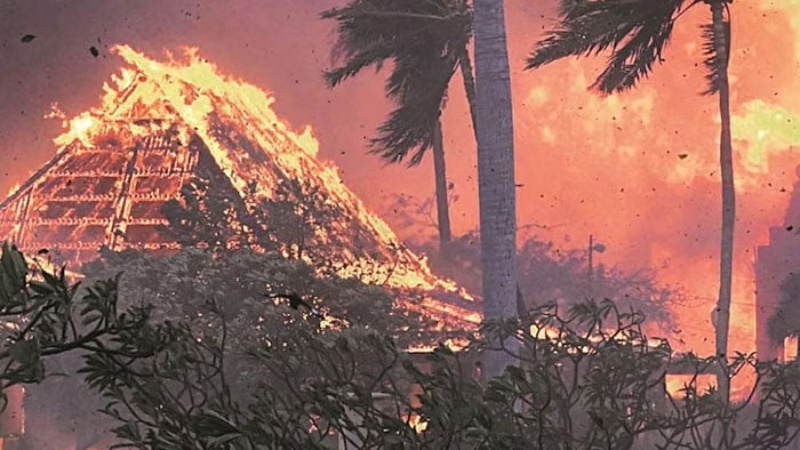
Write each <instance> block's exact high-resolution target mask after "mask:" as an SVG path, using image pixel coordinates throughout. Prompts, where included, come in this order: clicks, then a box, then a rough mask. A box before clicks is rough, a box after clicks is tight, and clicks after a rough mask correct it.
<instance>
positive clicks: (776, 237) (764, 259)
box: [755, 166, 800, 361]
mask: <svg viewBox="0 0 800 450" xmlns="http://www.w3.org/2000/svg"><path fill="white" fill-rule="evenodd" d="M796 173H797V177H798V181H797V182H795V185H794V191H793V192H792V196H791V200H790V202H789V208H788V209H787V210H786V215H785V217H784V220H783V225H782V226H776V227H770V229H769V243H768V244H767V245H764V246H760V247H758V251H757V253H756V262H755V275H756V352H757V355H758V358H759V360H762V361H770V360H773V359H778V360H781V361H786V360H790V359H794V358H796V357H797V340H796V339H794V338H792V337H788V338H786V339H785V340H784V342H776V341H775V340H774V339H773V338H772V337H771V336H770V326H769V323H770V319H771V318H772V317H773V316H774V315H775V314H776V313H779V311H778V307H779V303H780V301H781V298H782V296H783V293H782V291H781V284H782V283H783V281H784V280H785V279H786V278H787V277H788V276H789V275H791V274H793V273H800V234H798V231H800V166H798V167H797V170H796ZM785 319H787V320H790V321H791V320H793V321H799V320H800V317H796V318H785Z"/></svg>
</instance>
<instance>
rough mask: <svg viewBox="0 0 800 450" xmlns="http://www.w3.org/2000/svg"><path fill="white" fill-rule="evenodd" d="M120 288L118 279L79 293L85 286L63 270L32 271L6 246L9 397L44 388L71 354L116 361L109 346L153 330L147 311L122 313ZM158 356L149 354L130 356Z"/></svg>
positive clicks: (4, 376) (2, 355)
mask: <svg viewBox="0 0 800 450" xmlns="http://www.w3.org/2000/svg"><path fill="white" fill-rule="evenodd" d="M116 286H117V279H116V278H115V277H110V278H106V279H100V280H98V281H96V282H95V283H92V284H90V285H89V286H88V287H87V288H86V289H85V290H82V291H81V292H80V293H79V292H78V287H79V285H78V284H71V283H69V282H68V280H67V276H66V270H65V269H64V268H63V267H62V268H61V269H60V270H58V271H56V272H54V273H53V272H50V271H49V270H47V269H45V268H43V267H42V266H41V265H39V264H33V265H29V264H28V262H27V261H26V260H25V257H24V255H23V254H22V253H21V252H20V251H19V250H17V248H16V247H14V246H11V245H9V244H8V243H4V244H3V246H2V255H1V256H0V316H2V317H3V321H4V322H3V324H2V336H3V338H4V339H3V343H2V348H0V364H2V367H3V371H2V373H0V388H2V389H3V391H4V390H5V388H7V387H9V386H12V385H15V384H25V383H39V382H41V381H42V380H43V379H44V378H45V376H47V375H48V370H47V365H46V362H47V361H48V360H49V359H50V358H52V357H54V356H56V355H61V354H65V353H67V352H73V351H78V350H83V351H89V352H92V353H93V354H95V355H97V357H100V356H101V355H102V357H107V358H112V359H113V358H116V356H117V355H115V354H113V353H109V352H107V347H106V346H107V345H108V344H109V343H110V342H113V341H114V340H115V339H118V338H120V337H121V336H125V335H128V334H131V333H133V334H136V333H139V332H140V331H141V330H142V329H143V327H147V324H148V320H149V312H150V311H149V309H148V308H147V307H143V306H132V307H130V308H125V309H122V311H120V308H119V307H118V296H117V289H116ZM158 350H159V349H158V348H149V349H143V350H142V351H141V352H139V353H138V354H137V355H130V356H134V357H138V356H142V355H145V354H153V353H155V352H157V351H158ZM148 352H149V353H148ZM3 399H5V395H4V394H3Z"/></svg>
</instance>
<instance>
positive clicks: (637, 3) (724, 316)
mask: <svg viewBox="0 0 800 450" xmlns="http://www.w3.org/2000/svg"><path fill="white" fill-rule="evenodd" d="M731 2H732V0H561V7H560V11H559V12H560V17H561V22H560V24H559V26H558V27H557V28H556V29H555V30H553V31H551V32H550V33H549V35H548V36H547V37H546V38H545V39H543V40H542V41H540V42H539V43H538V44H537V46H536V48H535V50H534V51H533V53H532V54H531V55H530V57H529V58H528V62H527V67H526V68H527V69H533V68H537V67H539V66H542V65H544V64H547V63H550V62H553V61H556V60H558V59H561V58H564V57H567V56H589V55H596V54H598V53H600V52H602V51H604V50H607V49H611V56H610V58H609V61H608V64H607V66H606V67H605V69H604V70H603V71H602V72H601V73H600V75H599V76H598V77H597V79H596V81H595V82H594V84H593V86H592V87H595V88H599V89H600V91H602V92H605V93H612V92H621V91H624V90H626V89H629V88H632V87H634V86H635V85H636V83H637V82H638V81H639V80H640V79H641V78H642V77H646V76H647V75H648V74H649V73H650V72H651V70H652V69H653V65H654V64H655V63H656V62H662V58H661V55H662V53H663V50H664V48H665V46H666V45H667V43H668V42H669V39H670V36H671V34H672V30H673V28H674V26H675V23H676V21H677V20H678V19H679V18H680V17H681V16H682V15H683V14H684V13H685V12H686V11H687V10H688V9H690V8H691V7H693V6H696V5H698V4H700V3H705V4H707V5H708V6H709V8H710V10H711V22H710V23H709V24H706V25H704V26H703V38H704V39H705V46H704V50H705V52H704V53H705V57H706V59H705V65H706V67H707V69H708V75H707V80H708V87H707V89H706V90H705V91H704V92H703V94H705V95H711V94H716V93H718V94H719V113H720V118H721V127H720V147H719V164H720V168H721V174H722V233H721V242H720V283H719V299H718V303H717V308H716V313H717V325H716V356H717V358H718V359H719V363H720V375H721V376H720V379H719V388H720V393H721V394H722V396H723V398H724V400H725V401H726V402H727V401H729V397H730V386H729V382H728V378H727V376H726V375H727V374H726V370H725V367H726V366H727V365H726V364H725V363H726V361H727V358H726V355H727V348H728V327H729V322H730V304H731V278H732V273H733V232H734V220H735V214H736V210H735V207H736V199H735V188H734V179H733V156H732V152H733V150H732V145H731V128H730V98H729V87H728V58H729V53H730V43H731V30H730V10H729V8H728V3H731ZM476 14H477V11H476Z"/></svg>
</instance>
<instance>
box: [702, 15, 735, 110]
mask: <svg viewBox="0 0 800 450" xmlns="http://www.w3.org/2000/svg"><path fill="white" fill-rule="evenodd" d="M723 26H724V33H725V34H724V36H723V39H725V45H726V46H727V51H726V52H725V55H726V56H725V58H726V59H725V61H720V55H719V54H718V53H717V46H716V42H715V37H716V33H715V30H714V25H713V24H704V25H702V26H701V28H702V30H703V56H705V60H704V61H703V63H704V64H705V66H706V69H708V73H707V74H706V81H707V82H708V85H707V87H706V90H704V91H703V95H711V94H716V93H717V92H719V87H720V78H721V75H722V71H724V70H728V60H729V59H730V54H731V22H730V20H726V21H724V22H723Z"/></svg>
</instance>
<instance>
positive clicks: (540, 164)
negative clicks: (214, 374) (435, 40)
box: [0, 0, 800, 351]
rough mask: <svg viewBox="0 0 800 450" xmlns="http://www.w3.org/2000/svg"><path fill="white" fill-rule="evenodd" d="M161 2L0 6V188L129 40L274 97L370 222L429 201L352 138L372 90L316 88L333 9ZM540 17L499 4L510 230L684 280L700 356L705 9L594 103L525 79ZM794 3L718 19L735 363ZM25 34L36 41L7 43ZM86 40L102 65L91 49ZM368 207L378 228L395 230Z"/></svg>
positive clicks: (16, 1)
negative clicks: (402, 197)
mask: <svg viewBox="0 0 800 450" xmlns="http://www.w3.org/2000/svg"><path fill="white" fill-rule="evenodd" d="M33 3H36V4H35V5H34V4H33ZM162 3H164V2H160V1H157V0H141V1H138V2H126V3H124V4H123V3H120V2H109V1H106V0H83V1H81V2H60V1H57V0H42V1H40V2H30V1H28V0H3V2H2V3H0V60H2V61H4V63H3V64H2V65H0V117H2V118H3V120H1V121H0V142H3V150H2V152H0V192H5V191H6V190H7V189H8V188H9V187H10V186H11V185H12V184H14V183H15V182H18V181H21V179H22V178H24V177H25V175H26V174H28V173H29V172H30V171H32V170H34V169H35V168H37V167H38V166H39V165H41V164H42V163H44V162H45V161H46V160H47V159H49V158H50V157H51V156H52V155H53V153H54V150H55V149H54V148H53V146H52V145H51V144H50V140H51V139H52V137H54V136H55V135H56V134H57V132H58V128H59V124H58V123H57V122H55V121H45V120H42V119H41V117H42V115H43V114H44V113H45V112H46V111H47V110H48V107H49V104H50V103H51V102H53V101H58V102H59V104H60V106H61V108H62V109H63V110H64V111H65V112H66V113H67V114H68V115H72V114H76V113H78V112H80V111H82V110H84V109H86V108H88V107H91V106H93V105H94V104H96V103H97V102H98V99H99V96H100V87H101V85H102V83H103V81H105V80H106V79H107V78H108V77H109V76H110V74H111V73H112V72H115V71H116V70H117V69H118V67H119V64H120V60H119V59H117V58H115V57H113V56H112V55H110V54H109V53H108V52H107V51H106V47H105V46H110V45H112V44H114V43H127V44H130V45H131V46H133V47H135V48H138V49H140V50H142V51H145V52H147V53H149V54H151V55H152V56H158V55H159V54H160V53H161V51H162V49H164V48H168V49H172V50H178V48H179V46H180V45H189V46H199V47H200V48H201V54H202V55H204V56H206V57H207V58H209V59H210V60H212V61H214V62H215V63H216V64H217V65H218V66H219V67H220V69H221V70H222V71H224V72H226V73H231V74H235V75H237V76H239V77H241V78H243V79H245V80H248V81H250V82H252V83H254V84H257V85H260V86H263V87H265V88H266V89H268V90H271V91H273V92H275V95H276V97H277V104H276V109H277V111H278V112H279V113H280V114H282V115H284V117H285V118H286V119H287V120H289V121H290V122H291V123H292V124H294V125H295V126H296V128H298V129H300V127H302V126H303V125H305V124H311V125H313V127H314V130H315V133H316V136H317V137H318V138H319V140H320V142H321V155H322V156H323V157H325V158H329V159H331V160H333V161H334V162H336V163H337V164H338V165H339V166H340V167H341V168H342V173H343V178H344V179H345V181H346V182H347V183H348V184H349V185H350V186H351V187H352V188H353V189H354V190H355V191H356V192H357V193H358V194H360V195H362V196H363V198H364V199H365V201H366V202H367V203H368V204H369V205H372V206H373V207H374V208H375V209H377V210H379V211H381V210H382V209H385V206H384V205H385V204H386V202H385V199H386V196H388V195H393V194H397V193H404V194H410V195H416V196H420V197H424V196H429V195H431V193H432V189H433V183H432V176H431V175H432V167H431V165H430V162H425V163H424V164H423V165H422V166H420V167H419V168H416V169H413V170H407V169H405V168H403V167H387V168H384V167H383V165H382V163H381V162H379V161H377V159H376V158H374V157H371V156H367V155H365V145H364V144H365V141H366V139H367V138H368V137H370V136H372V135H373V133H374V130H375V127H376V126H377V125H378V124H379V123H380V122H381V121H382V120H383V118H384V117H385V114H386V112H387V111H388V105H387V104H386V102H385V101H384V100H383V94H382V83H383V77H382V76H381V75H379V76H377V77H376V76H373V75H372V74H371V73H370V74H365V77H364V78H362V79H359V80H356V81H354V82H350V83H347V84H345V85H344V86H343V87H342V88H340V89H337V90H336V91H334V92H329V91H327V90H326V89H325V86H324V84H323V83H322V81H321V78H320V76H319V74H320V71H321V70H323V69H324V68H325V67H327V65H328V56H327V55H328V52H329V48H330V44H331V42H332V37H331V34H330V32H331V27H330V24H329V23H325V22H322V21H319V20H317V19H316V15H317V14H318V12H319V11H321V10H322V9H325V8H327V7H330V6H334V5H337V4H341V3H343V2H342V1H337V0H314V1H307V2H306V1H303V2H297V1H292V0H233V1H230V2H225V4H224V5H222V4H221V3H220V2H215V1H211V0H202V1H191V2H190V1H174V2H166V3H167V4H162ZM553 4H554V2H553V1H552V0H507V1H506V5H507V6H506V8H507V22H508V29H509V45H510V54H511V63H512V81H513V87H514V96H515V111H514V112H515V131H516V152H517V169H518V170H517V174H518V175H517V176H518V183H521V184H524V187H522V188H520V190H519V191H518V205H519V219H520V223H521V224H525V223H537V224H540V225H550V226H556V225H561V226H558V227H555V228H554V229H553V230H552V231H550V232H541V233H540V236H541V237H542V238H546V239H552V240H554V241H555V242H557V243H558V244H559V245H564V246H584V245H585V241H586V239H587V236H588V234H589V233H593V234H594V235H595V236H596V239H597V240H599V241H602V242H603V243H605V244H607V245H608V251H606V252H605V253H604V254H603V255H602V256H601V257H600V258H602V262H604V263H610V264H621V265H623V266H627V267H636V266H643V265H649V266H652V267H655V268H659V269H661V274H662V277H661V279H662V281H663V282H665V283H669V284H682V285H683V286H685V287H686V288H687V289H688V290H689V292H690V294H691V295H692V296H693V297H694V300H693V301H692V303H691V304H690V305H684V306H682V307H678V308H677V309H676V312H677V313H678V319H679V323H680V325H681V327H682V328H683V329H684V334H683V336H684V338H685V339H686V338H687V337H688V339H687V340H688V341H689V342H690V343H692V344H694V346H695V347H696V349H697V350H700V351H708V350H710V349H711V348H712V346H711V339H710V336H711V327H710V324H709V320H708V318H709V313H710V311H711V309H712V305H713V302H714V300H713V297H715V295H716V290H717V288H716V272H717V262H716V257H717V253H718V242H717V241H718V228H719V227H718V222H719V215H720V212H719V202H718V196H719V192H718V191H719V184H718V174H717V172H716V154H717V135H718V124H717V123H716V114H717V113H716V111H717V110H716V108H717V103H716V98H715V97H701V96H699V95H698V93H699V92H700V91H702V89H703V87H704V84H703V83H704V78H703V70H702V56H701V54H700V53H701V49H700V48H699V41H698V37H699V35H700V31H699V29H698V27H697V25H698V24H699V23H701V21H702V20H705V19H707V17H708V15H707V14H708V13H707V11H706V10H704V9H702V8H697V11H696V12H694V13H692V14H690V15H688V16H687V17H685V18H684V20H683V21H682V22H683V23H682V24H681V25H679V27H678V28H677V29H676V32H675V36H674V39H673V42H672V45H671V47H670V49H669V51H668V52H667V54H666V55H665V57H666V60H667V61H666V64H665V65H662V66H659V67H656V72H655V74H654V75H653V76H652V77H651V78H650V79H649V80H645V81H644V82H643V83H641V85H640V87H639V88H638V89H637V90H635V91H632V92H630V93H626V94H624V95H621V96H611V97H607V98H601V97H600V96H598V95H596V94H593V93H591V92H588V91H587V89H586V87H587V86H588V85H589V84H590V83H591V81H592V80H593V77H594V74H595V73H596V69H597V67H598V66H599V64H601V63H602V61H603V60H602V58H599V59H595V60H581V61H575V60H569V61H564V62H561V63H558V64H554V65H552V66H549V67H545V68H543V69H541V70H539V71H536V72H523V71H522V67H523V64H524V62H523V61H524V57H525V55H526V54H527V52H528V51H529V50H530V48H531V46H532V44H533V42H534V41H535V39H536V38H537V37H538V36H539V35H540V33H541V31H542V29H543V27H546V26H548V25H549V24H551V23H552V21H553V16H552V13H553V8H552V6H553ZM798 7H800V1H798V0H780V1H777V0H776V1H760V2H759V1H755V0H753V1H750V2H741V3H740V2H736V3H734V5H733V7H732V8H733V12H734V24H733V32H734V43H733V47H734V53H733V57H732V61H731V67H730V72H731V88H732V97H733V113H734V115H735V119H734V133H735V136H734V137H735V138H736V141H735V150H736V152H737V155H738V167H737V177H738V194H739V197H738V200H739V214H738V229H737V238H738V241H737V253H736V258H737V260H736V261H737V270H736V277H735V280H734V282H735V285H736V289H735V293H736V298H735V299H734V302H735V304H734V314H735V316H734V324H733V328H732V334H733V336H734V344H735V345H736V348H737V349H741V350H751V349H753V344H752V332H751V329H752V326H753V321H752V302H753V298H752V297H753V295H752V291H753V280H752V271H751V266H752V253H753V249H754V247H755V246H756V245H758V244H759V243H763V242H764V241H765V238H766V235H767V229H768V227H769V226H770V225H777V224H779V223H780V221H781V219H782V217H783V213H784V210H785V207H786V204H787V201H788V196H789V193H790V192H791V188H792V185H793V183H794V181H795V179H796V176H795V166H796V165H797V164H798V163H799V162H800V158H799V157H798V156H797V153H796V152H794V151H792V150H794V149H795V148H796V147H792V145H795V146H797V145H798V142H800V128H798V125H797V124H798V123H800V117H799V118H797V120H791V119H792V117H793V115H795V114H797V113H798V108H800V107H798V106H796V105H798V104H800V103H798V101H797V100H798V98H797V97H798V94H797V93H798V92H800V90H798V88H800V81H796V80H797V79H798V77H796V76H795V73H796V70H797V65H798V61H800V54H799V53H798V49H796V48H795V45H794V42H796V41H797V38H798V34H800V8H798ZM45 10H47V11H48V13H47V14H43V13H42V11H45ZM787 30H788V31H787ZM25 33H32V34H35V35H37V39H36V40H35V41H34V42H33V43H31V44H21V43H20V42H19V37H20V36H21V35H22V34H25ZM92 45H94V46H98V47H99V48H100V50H101V57H100V58H93V57H92V56H91V55H90V54H89V51H88V48H89V46H92ZM460 83H461V80H460V79H457V80H456V81H455V83H454V85H453V87H452V90H451V93H450V101H449V104H448V109H447V111H446V114H445V120H444V124H445V129H444V133H445V139H446V151H447V155H448V169H449V176H450V178H451V179H452V180H453V182H454V183H455V186H456V190H457V192H458V194H459V201H458V202H456V203H455V204H454V206H453V211H452V215H453V217H454V221H455V226H456V231H464V230H467V229H470V228H473V227H474V226H475V225H476V223H477V202H476V197H477V187H476V180H475V173H476V172H475V144H474V142H473V138H472V133H471V130H470V129H469V126H470V125H469V120H468V114H467V110H466V104H465V100H464V98H463V90H462V88H461V84H460ZM684 153H685V154H687V155H688V156H687V157H686V158H685V159H680V158H679V157H678V155H679V154H684ZM782 190H783V192H782ZM383 212H384V213H385V214H384V217H385V218H386V219H387V220H388V221H389V222H390V223H392V222H393V220H396V219H395V218H393V216H392V214H391V212H390V211H383ZM705 336H708V337H709V338H708V339H707V341H705V342H704V337H705Z"/></svg>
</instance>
